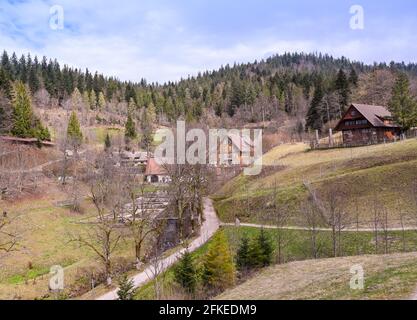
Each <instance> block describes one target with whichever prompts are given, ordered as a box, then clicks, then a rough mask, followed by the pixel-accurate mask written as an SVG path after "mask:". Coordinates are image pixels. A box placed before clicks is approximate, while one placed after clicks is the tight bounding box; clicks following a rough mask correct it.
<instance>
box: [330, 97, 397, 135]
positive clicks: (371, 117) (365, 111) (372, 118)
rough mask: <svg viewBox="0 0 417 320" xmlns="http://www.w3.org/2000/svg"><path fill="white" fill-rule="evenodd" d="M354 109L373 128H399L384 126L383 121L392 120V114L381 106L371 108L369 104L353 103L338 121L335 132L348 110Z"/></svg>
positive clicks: (391, 125)
mask: <svg viewBox="0 0 417 320" xmlns="http://www.w3.org/2000/svg"><path fill="white" fill-rule="evenodd" d="M352 107H354V108H355V109H356V110H357V111H358V112H359V113H360V114H362V115H363V116H364V117H365V119H366V120H368V121H369V123H370V124H371V125H372V126H374V127H390V128H399V126H398V125H396V124H388V125H387V124H385V123H384V119H392V114H391V112H390V111H389V110H388V108H386V107H383V106H373V105H369V104H359V103H353V104H352V105H351V106H350V108H349V109H348V111H347V112H346V113H345V115H344V116H343V117H342V119H341V120H340V121H339V123H338V124H337V126H336V130H337V129H338V127H339V126H340V125H341V123H342V121H343V119H344V118H345V117H346V114H347V113H348V112H349V110H350V109H351V108H352Z"/></svg>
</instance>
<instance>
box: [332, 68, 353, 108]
mask: <svg viewBox="0 0 417 320" xmlns="http://www.w3.org/2000/svg"><path fill="white" fill-rule="evenodd" d="M335 89H336V91H337V93H338V94H339V103H340V106H341V109H342V112H344V111H345V110H346V107H347V105H348V104H349V99H350V86H349V81H348V79H347V77H346V74H345V72H344V71H343V69H340V70H339V73H338V74H337V79H336V83H335Z"/></svg>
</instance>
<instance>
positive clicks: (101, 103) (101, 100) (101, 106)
mask: <svg viewBox="0 0 417 320" xmlns="http://www.w3.org/2000/svg"><path fill="white" fill-rule="evenodd" d="M98 107H99V109H100V110H104V108H105V107H106V99H105V98H104V94H103V92H101V91H100V93H99V95H98Z"/></svg>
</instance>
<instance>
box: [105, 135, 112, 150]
mask: <svg viewBox="0 0 417 320" xmlns="http://www.w3.org/2000/svg"><path fill="white" fill-rule="evenodd" d="M110 148H111V139H110V135H109V133H107V134H106V138H105V139H104V150H106V151H108V150H110Z"/></svg>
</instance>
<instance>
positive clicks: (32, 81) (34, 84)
mask: <svg viewBox="0 0 417 320" xmlns="http://www.w3.org/2000/svg"><path fill="white" fill-rule="evenodd" d="M29 88H30V91H31V92H32V94H35V93H36V92H37V91H38V90H39V89H40V88H41V83H40V81H39V78H38V74H37V71H36V69H35V68H34V67H32V68H30V71H29Z"/></svg>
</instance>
